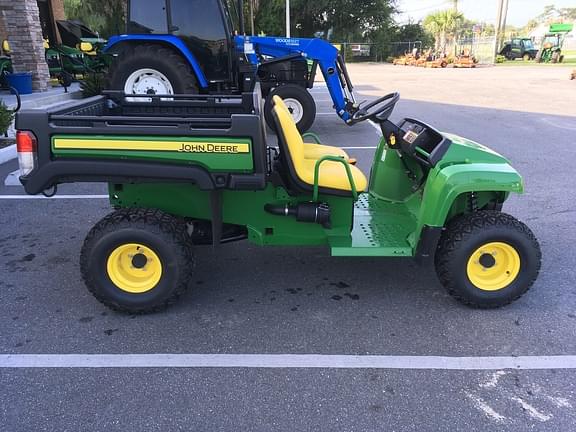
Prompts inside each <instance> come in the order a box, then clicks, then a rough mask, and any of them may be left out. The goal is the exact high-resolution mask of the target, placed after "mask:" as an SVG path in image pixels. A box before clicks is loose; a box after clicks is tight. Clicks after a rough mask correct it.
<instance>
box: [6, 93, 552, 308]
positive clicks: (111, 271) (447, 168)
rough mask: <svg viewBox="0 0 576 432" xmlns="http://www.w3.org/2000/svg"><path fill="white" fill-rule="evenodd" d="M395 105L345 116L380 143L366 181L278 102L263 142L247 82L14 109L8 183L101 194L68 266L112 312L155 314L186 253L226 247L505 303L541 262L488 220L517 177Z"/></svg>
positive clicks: (169, 294) (174, 291)
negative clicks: (334, 261)
mask: <svg viewBox="0 0 576 432" xmlns="http://www.w3.org/2000/svg"><path fill="white" fill-rule="evenodd" d="M398 100H399V95H398V94H397V93H393V94H390V95H387V96H384V97H382V98H380V99H378V100H376V101H374V102H371V103H368V104H363V105H362V106H361V108H360V110H359V111H358V112H357V113H356V114H355V115H354V117H353V123H359V122H362V121H367V120H371V121H373V122H375V123H376V124H377V125H379V127H380V128H381V130H382V134H383V137H382V138H381V140H380V142H379V144H378V147H377V150H376V151H375V154H374V159H373V163H372V169H371V174H370V177H369V178H367V177H366V176H365V174H364V173H363V172H362V171H361V170H360V169H359V168H357V167H356V166H355V164H354V162H355V161H354V160H353V159H352V158H350V156H349V155H348V154H347V153H346V152H345V151H343V150H342V149H340V148H338V147H332V146H327V145H322V144H319V143H318V141H319V140H318V137H317V136H315V135H311V134H305V135H304V136H302V135H301V134H300V133H299V131H298V129H297V127H296V124H295V122H294V119H293V117H292V116H291V115H290V112H289V110H288V109H287V107H286V105H285V104H284V102H283V100H282V99H281V98H280V97H279V96H274V98H273V110H272V114H273V119H274V127H275V132H276V135H277V140H276V139H269V138H268V137H267V134H266V127H265V121H264V116H263V114H262V107H261V101H262V97H261V94H260V91H259V85H258V84H256V87H255V89H254V91H253V92H248V93H243V94H239V95H226V96H216V95H144V96H139V95H125V94H124V93H123V92H107V93H106V94H105V95H102V96H96V97H93V98H90V99H86V100H83V101H80V102H76V103H74V104H72V105H68V106H66V107H63V108H55V109H52V110H50V111H48V112H46V111H40V110H38V111H23V112H21V113H19V114H18V115H17V120H16V126H17V129H18V134H17V149H18V152H19V153H18V154H19V160H20V181H21V182H22V184H23V185H24V187H25V190H26V192H27V193H29V194H38V193H44V194H45V195H47V196H52V195H54V194H55V193H56V192H57V189H56V188H57V185H58V184H59V183H70V182H106V183H108V185H109V186H108V187H109V195H110V203H111V205H112V207H113V208H114V211H113V212H112V213H111V214H109V215H108V216H106V217H105V218H104V219H102V220H101V221H100V222H98V223H97V224H96V225H95V226H94V227H93V228H92V229H91V230H90V232H89V234H88V236H87V237H86V240H85V242H84V245H83V248H82V251H81V256H80V268H81V272H82V276H83V278H84V281H85V283H86V286H87V287H88V289H89V290H90V292H91V293H92V294H93V295H94V296H95V297H96V298H97V299H98V300H100V301H101V302H102V303H104V304H105V305H107V306H109V307H110V308H112V309H115V310H118V311H122V312H127V313H146V312H153V311H157V310H159V309H162V308H164V307H166V306H167V305H170V304H171V303H173V302H174V301H175V300H176V299H177V298H178V296H179V295H180V294H182V293H183V292H184V290H185V289H186V287H187V286H188V284H189V282H190V279H191V277H192V275H193V274H194V272H195V271H197V270H196V269H195V267H194V258H193V252H194V250H201V249H202V248H205V247H210V246H209V245H212V246H213V247H216V246H218V247H220V245H224V244H226V243H230V242H233V241H240V240H247V241H249V242H251V243H253V244H256V245H260V246H262V247H267V246H273V245H274V246H291V247H299V248H302V247H307V246H323V247H326V248H327V249H328V250H329V251H330V252H331V254H332V255H333V256H337V257H349V258H354V257H394V258H401V257H404V258H407V257H413V258H416V259H417V260H419V261H428V260H431V261H433V262H434V263H435V267H436V273H437V275H438V278H439V280H440V282H441V283H442V284H443V285H444V287H445V288H446V289H447V290H448V292H449V293H450V294H451V295H452V296H454V297H455V298H456V299H458V300H460V301H461V302H463V303H465V304H467V305H469V306H472V307H478V308H493V307H499V306H503V305H506V304H508V303H510V302H512V301H513V300H515V299H517V298H519V297H520V296H521V295H522V294H524V293H525V292H526V291H527V290H528V289H529V288H530V286H531V285H532V284H533V282H534V281H535V279H536V277H537V275H538V272H539V269H540V261H541V253H540V248H539V245H538V242H537V240H536V238H535V237H534V234H533V233H532V232H531V231H530V229H529V228H528V227H527V226H526V225H524V224H523V223H521V222H519V221H518V220H517V219H515V218H514V217H512V216H510V215H508V214H506V213H503V212H502V206H503V204H504V202H505V201H506V199H507V198H508V197H509V195H510V194H511V193H521V192H522V191H523V187H524V186H523V180H522V178H521V177H520V175H519V174H518V173H517V172H516V170H514V168H512V166H511V165H510V164H509V162H508V161H507V160H506V159H505V158H504V157H502V156H501V155H499V154H497V153H496V152H494V151H492V150H490V149H488V148H487V147H484V146H482V145H480V144H478V143H475V142H473V141H470V140H468V139H465V138H461V137H458V136H456V135H452V134H446V133H440V132H438V131H437V130H436V129H434V128H433V127H432V126H430V125H428V124H426V123H424V122H422V121H419V120H416V119H411V118H406V119H404V120H402V121H401V122H399V123H398V124H395V123H393V122H391V121H390V120H388V118H389V116H390V114H391V113H392V111H393V109H394V107H395V105H396V103H397V102H398ZM222 247H224V246H222ZM340 259H342V258H340ZM390 264H391V263H390ZM270 271H273V270H270ZM374 271H375V272H378V267H375V268H374Z"/></svg>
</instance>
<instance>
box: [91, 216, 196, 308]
mask: <svg viewBox="0 0 576 432" xmlns="http://www.w3.org/2000/svg"><path fill="white" fill-rule="evenodd" d="M193 265H194V261H193V257H192V250H191V242H190V239H189V236H188V234H187V226H186V223H185V222H184V221H183V220H180V219H178V218H175V217H174V216H171V215H169V214H166V213H164V212H162V211H159V210H150V209H122V210H118V211H116V212H114V213H111V214H110V215H108V216H106V217H105V218H104V219H102V220H101V221H100V222H98V223H97V224H96V225H95V226H94V227H93V228H92V229H91V230H90V233H89V234H88V236H87V237H86V240H85V241H84V245H83V247H82V252H81V255H80V269H81V272H82V278H83V279H84V282H85V283H86V286H87V288H88V290H89V291H90V292H91V293H92V294H93V295H94V297H96V299H98V300H99V301H100V302H102V303H103V304H105V305H106V306H108V307H109V308H111V309H114V310H116V311H120V312H126V313H132V314H144V313H150V312H156V311H158V310H161V309H164V308H165V307H167V306H169V305H170V304H172V303H174V302H175V301H176V299H177V298H178V297H179V296H180V295H181V294H182V293H183V292H184V290H185V289H186V287H187V284H188V281H189V278H190V275H191V272H192V268H193Z"/></svg>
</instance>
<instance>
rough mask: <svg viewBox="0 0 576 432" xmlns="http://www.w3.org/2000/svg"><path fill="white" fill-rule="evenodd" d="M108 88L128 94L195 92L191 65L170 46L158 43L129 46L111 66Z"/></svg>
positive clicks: (196, 87) (196, 90)
mask: <svg viewBox="0 0 576 432" xmlns="http://www.w3.org/2000/svg"><path fill="white" fill-rule="evenodd" d="M108 81H109V88H110V89H112V90H122V91H124V93H126V94H196V93H198V86H197V83H196V77H195V75H194V74H193V72H192V68H191V67H190V65H189V64H188V63H187V62H186V60H185V59H184V58H183V57H182V56H181V55H179V54H177V53H176V52H174V51H173V50H171V49H170V48H166V47H163V46H161V45H155V44H144V45H137V46H128V47H126V48H124V50H122V51H121V52H120V54H119V55H118V56H117V57H116V58H115V60H114V62H113V63H112V65H111V66H110V71H109V73H108Z"/></svg>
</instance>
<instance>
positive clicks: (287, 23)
mask: <svg viewBox="0 0 576 432" xmlns="http://www.w3.org/2000/svg"><path fill="white" fill-rule="evenodd" d="M286 37H287V38H289V37H290V0H286Z"/></svg>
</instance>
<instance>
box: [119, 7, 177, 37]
mask: <svg viewBox="0 0 576 432" xmlns="http://www.w3.org/2000/svg"><path fill="white" fill-rule="evenodd" d="M128 33H131V34H151V33H161V34H162V33H164V34H165V33H168V17H167V16H166V1H165V0H131V1H130V17H129V20H128Z"/></svg>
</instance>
